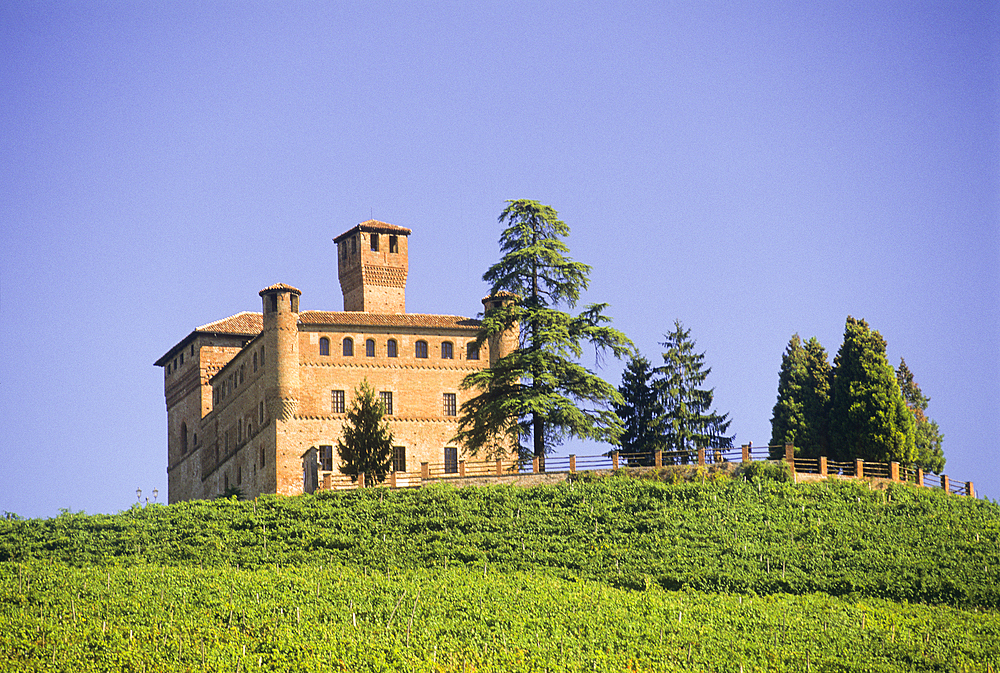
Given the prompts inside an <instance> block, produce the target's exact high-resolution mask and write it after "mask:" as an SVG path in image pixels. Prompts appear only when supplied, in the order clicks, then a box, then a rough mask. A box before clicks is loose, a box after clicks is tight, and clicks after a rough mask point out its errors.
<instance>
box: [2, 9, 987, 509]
mask: <svg viewBox="0 0 1000 673" xmlns="http://www.w3.org/2000/svg"><path fill="white" fill-rule="evenodd" d="M998 7H1000V5H998V3H996V2H995V0H984V1H981V2H980V1H972V0H969V1H966V0H947V1H941V2H919V1H915V0H907V1H903V2H880V1H878V0H875V1H871V2H868V1H866V2H856V1H851V2H823V3H817V2H801V1H799V0H792V1H788V2H766V1H756V2H752V3H749V2H748V3H739V2H735V3H734V2H714V1H712V0H691V1H679V2H669V1H666V2H665V1H663V0H659V1H657V2H631V3H618V2H615V3H612V2H516V1H510V0H508V1H506V2H499V3H491V2H457V1H447V0H436V1H435V2H399V3H381V2H373V3H358V2H328V1H324V2H264V3H254V2H213V1H207V2H206V1H204V0H199V1H197V2H182V1H179V0H178V1H173V2H163V3H146V2H96V1H93V2H80V1H75V0H68V1H67V0H59V1H58V2H32V1H28V0H12V1H10V2H4V3H0V52H2V54H3V57H2V58H0V124H2V126H0V162H2V163H0V169H2V171H0V217H2V220H0V221H2V225H0V230H2V237H3V238H2V241H3V249H2V257H0V418H2V421H0V450H2V460H0V511H3V510H7V511H12V512H15V513H17V514H20V515H22V516H28V517H39V516H43V517H47V516H54V515H56V514H58V513H59V510H60V509H68V510H71V511H74V512H75V511H80V510H84V511H86V512H88V513H96V512H116V511H120V510H122V509H126V508H128V507H129V506H130V505H131V504H132V503H134V502H135V490H136V488H137V487H138V488H141V489H143V492H144V494H145V495H149V494H150V493H151V491H152V489H153V488H157V489H159V493H160V496H159V499H160V501H162V500H163V498H164V496H165V493H166V487H167V481H166V412H165V405H164V399H163V377H162V374H163V372H162V370H161V369H160V368H158V367H154V366H153V362H154V361H155V360H156V359H157V358H158V357H159V356H160V355H162V354H164V353H165V352H166V351H167V350H168V349H169V348H170V347H171V346H173V345H174V344H175V343H177V342H178V341H180V340H181V339H183V338H184V337H185V336H186V335H187V334H188V333H189V332H191V330H192V329H194V328H195V327H197V326H198V325H202V324H205V323H208V322H211V321H213V320H217V319H220V318H223V317H226V316H229V315H232V314H234V313H237V312H239V311H259V310H260V298H259V297H258V295H257V292H258V291H259V290H260V289H261V288H263V287H265V286H267V285H270V284H272V283H276V282H284V283H288V284H291V285H294V286H296V287H298V288H299V289H301V290H302V308H303V310H312V309H317V310H340V309H342V307H343V303H342V296H341V293H340V288H339V285H338V282H337V275H336V256H335V250H334V246H333V242H332V239H333V238H334V237H335V236H336V235H338V234H340V233H342V232H344V231H346V230H347V229H349V228H350V227H352V226H354V225H355V224H357V223H358V222H361V221H363V220H367V219H369V218H370V217H373V216H374V217H375V218H376V219H380V220H384V221H386V222H391V223H393V224H397V225H401V226H405V227H409V228H411V229H412V230H413V234H412V236H411V237H410V248H409V249H410V274H409V285H408V288H407V309H408V310H409V311H411V312H421V313H447V314H459V315H475V314H476V313H477V312H478V311H479V310H481V308H482V306H481V304H480V298H481V297H482V296H483V295H484V294H485V292H486V289H487V288H486V286H485V285H484V284H483V282H482V279H481V277H482V274H483V272H484V271H485V270H486V269H487V268H488V267H489V265H490V264H492V263H494V262H495V261H496V260H497V259H498V258H499V253H498V246H497V239H498V236H499V233H500V227H499V226H498V224H497V221H496V218H497V215H498V214H499V213H500V211H501V210H502V209H503V207H504V200H505V199H512V198H530V199H536V200H539V201H541V202H543V203H546V204H550V205H552V206H553V207H554V208H556V209H557V210H558V211H559V213H560V216H561V218H562V219H563V220H564V221H565V222H566V223H567V224H568V225H569V226H570V227H571V229H572V233H571V235H570V237H569V238H568V239H567V243H568V245H569V247H570V250H571V256H572V257H573V258H574V259H576V260H578V261H581V262H585V263H587V264H589V265H591V266H592V267H593V272H592V274H591V286H590V290H589V291H588V292H587V293H586V296H585V300H586V301H588V302H593V301H598V302H608V303H610V305H611V306H610V309H609V310H608V313H609V315H611V316H612V317H613V318H614V325H615V326H616V327H617V328H619V329H620V330H622V331H623V332H625V333H626V334H627V335H628V336H630V337H631V338H632V340H633V341H634V342H635V344H636V345H637V346H638V348H639V349H640V350H641V351H642V352H643V354H645V355H646V356H647V357H649V358H650V359H651V360H653V361H654V362H657V361H660V353H661V350H662V349H661V348H660V347H659V345H658V342H660V341H662V340H663V334H664V333H665V332H667V331H668V330H669V329H670V328H671V327H672V325H673V321H674V319H675V318H676V319H680V320H681V321H682V322H683V323H684V325H685V326H686V327H688V328H690V329H691V335H692V337H694V338H695V339H696V341H697V347H698V349H699V350H701V351H704V352H705V353H706V362H707V364H708V365H710V366H711V367H712V373H711V375H710V376H709V378H708V381H707V383H708V384H709V385H711V386H713V387H714V388H715V401H716V408H717V410H718V411H720V412H729V413H730V414H731V417H732V421H733V423H732V426H731V428H730V429H731V431H734V432H735V433H736V442H737V444H742V443H746V442H752V443H753V444H754V445H760V444H766V443H767V441H768V439H769V438H770V418H771V409H772V407H773V405H774V402H775V397H776V391H777V382H778V368H779V366H780V362H781V355H782V352H783V350H784V348H785V346H786V345H787V343H788V340H789V339H790V338H791V336H792V334H794V333H796V332H798V333H799V334H800V335H801V336H802V337H804V338H808V337H811V336H816V337H818V338H819V340H820V342H821V343H822V344H823V345H824V346H825V347H826V349H827V351H828V352H829V353H830V357H831V359H832V357H833V355H834V354H835V353H836V351H837V349H838V348H839V347H840V343H841V340H842V336H843V331H844V323H845V320H846V318H847V316H848V315H853V316H855V317H859V318H865V319H867V320H868V322H869V323H870V324H871V326H872V327H873V328H874V329H877V330H879V331H880V332H881V333H882V335H883V336H884V337H885V339H886V340H887V342H888V354H889V360H890V362H891V363H892V364H893V365H898V363H899V359H900V357H905V358H906V362H907V364H908V366H909V367H910V369H911V370H912V371H913V373H914V375H915V377H916V380H917V382H918V383H919V384H920V386H921V387H922V389H923V391H924V393H925V394H927V395H928V396H929V397H930V398H931V402H930V406H929V408H928V414H929V416H930V417H931V418H933V419H934V420H936V421H938V423H939V424H940V427H941V431H942V432H943V433H944V437H945V441H944V450H945V457H946V458H947V461H948V462H947V466H946V470H945V471H946V473H947V474H949V475H950V476H952V478H953V479H959V480H969V479H971V480H973V481H975V483H976V485H977V488H978V490H979V491H980V492H981V493H982V494H985V495H986V496H988V497H990V498H994V499H996V498H1000V448H998V447H1000V435H998V431H997V419H998V418H1000V168H998V166H1000V114H998V110H1000V94H998V91H1000V86H998V85H1000V75H998V70H1000V47H998V40H1000V37H998V36H1000V10H998ZM586 361H588V362H589V363H590V364H591V365H593V364H594V360H593V355H592V354H590V355H588V356H587V360H586ZM621 369H622V365H621V364H620V363H618V362H615V361H611V362H608V363H605V365H604V366H603V368H602V369H600V370H599V371H600V373H601V374H602V375H604V376H605V377H606V378H607V379H608V380H610V381H612V382H614V383H615V384H616V385H617V384H618V383H619V382H620V373H621ZM605 450H607V448H606V447H602V446H595V445H589V446H588V445H582V446H567V447H564V448H563V453H566V452H575V453H577V454H580V455H589V454H593V453H597V452H600V451H605ZM145 495H144V497H145Z"/></svg>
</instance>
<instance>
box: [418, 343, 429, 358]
mask: <svg viewBox="0 0 1000 673" xmlns="http://www.w3.org/2000/svg"><path fill="white" fill-rule="evenodd" d="M416 355H417V357H418V358H425V357H427V342H426V341H418V342H417V345H416Z"/></svg>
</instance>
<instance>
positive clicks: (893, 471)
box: [889, 461, 899, 481]
mask: <svg viewBox="0 0 1000 673" xmlns="http://www.w3.org/2000/svg"><path fill="white" fill-rule="evenodd" d="M889 478H890V479H892V480H893V481H899V463H897V462H896V461H892V462H891V463H889Z"/></svg>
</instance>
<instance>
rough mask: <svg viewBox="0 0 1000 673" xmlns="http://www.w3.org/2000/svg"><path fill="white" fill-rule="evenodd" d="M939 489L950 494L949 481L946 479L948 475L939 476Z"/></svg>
mask: <svg viewBox="0 0 1000 673" xmlns="http://www.w3.org/2000/svg"><path fill="white" fill-rule="evenodd" d="M941 488H943V489H944V492H945V493H950V492H951V480H950V479H948V475H947V474H942V475H941Z"/></svg>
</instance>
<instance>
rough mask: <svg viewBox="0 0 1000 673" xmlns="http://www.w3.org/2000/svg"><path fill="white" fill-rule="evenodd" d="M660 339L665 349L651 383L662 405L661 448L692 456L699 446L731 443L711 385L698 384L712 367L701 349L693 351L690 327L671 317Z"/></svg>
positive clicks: (724, 446) (706, 446)
mask: <svg viewBox="0 0 1000 673" xmlns="http://www.w3.org/2000/svg"><path fill="white" fill-rule="evenodd" d="M664 339H666V341H664V342H663V343H661V344H660V345H661V346H663V347H664V348H666V349H667V350H666V352H665V353H663V365H662V366H660V367H657V368H656V374H657V379H656V381H655V382H654V384H653V385H654V387H655V389H656V391H657V393H658V396H659V399H660V402H661V404H662V405H663V412H664V413H663V424H662V428H663V438H664V450H665V451H671V452H679V451H686V452H688V454H689V455H690V456H694V455H695V454H696V452H697V450H698V449H699V448H716V449H721V448H729V447H732V445H733V439H734V437H731V436H726V431H727V430H728V429H729V424H730V421H729V414H722V415H719V414H717V413H715V411H713V410H712V398H713V395H714V389H711V388H709V389H704V388H701V387H700V386H701V385H702V384H703V383H704V382H705V379H706V378H707V377H708V375H709V374H710V373H711V371H712V368H711V367H707V368H706V367H705V366H704V365H705V354H704V353H695V351H694V346H695V342H694V340H693V339H691V330H689V329H684V326H683V325H682V324H681V321H680V320H675V321H674V331H672V332H670V333H669V334H666V335H664Z"/></svg>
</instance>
